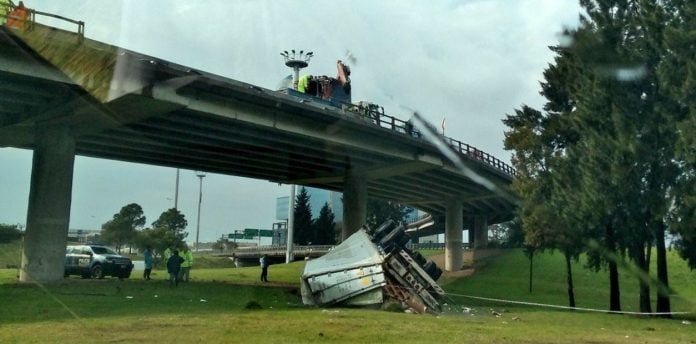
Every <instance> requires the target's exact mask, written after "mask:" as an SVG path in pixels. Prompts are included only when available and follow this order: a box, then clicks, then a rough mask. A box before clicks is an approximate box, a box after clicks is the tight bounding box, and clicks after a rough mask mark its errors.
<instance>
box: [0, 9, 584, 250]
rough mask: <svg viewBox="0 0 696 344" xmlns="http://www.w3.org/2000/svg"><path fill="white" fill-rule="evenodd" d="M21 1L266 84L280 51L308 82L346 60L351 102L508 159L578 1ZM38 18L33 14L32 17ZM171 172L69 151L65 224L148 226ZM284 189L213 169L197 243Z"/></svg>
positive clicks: (192, 212)
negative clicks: (139, 220)
mask: <svg viewBox="0 0 696 344" xmlns="http://www.w3.org/2000/svg"><path fill="white" fill-rule="evenodd" d="M25 4H26V5H27V6H28V7H32V8H35V9H37V10H41V11H45V12H51V13H56V14H60V15H63V16H66V17H69V18H73V19H77V20H82V21H84V22H85V23H86V29H85V34H86V36H87V37H89V38H91V39H95V40H98V41H102V42H106V43H109V44H114V45H118V46H121V47H124V48H127V49H130V50H134V51H137V52H140V53H143V54H148V55H152V56H155V57H158V58H161V59H164V60H169V61H172V62H175V63H178V64H182V65H185V66H189V67H193V68H196V69H200V70H203V71H206V72H211V73H214V74H219V75H221V76H224V77H229V78H232V79H236V80H240V81H244V82H248V83H252V84H256V85H259V86H261V87H265V88H270V89H275V88H276V86H277V85H278V83H279V81H280V80H281V79H282V78H283V77H285V76H287V75H288V74H290V70H289V69H288V68H287V67H285V65H284V64H283V61H282V57H281V56H280V55H279V53H280V52H281V51H283V50H290V49H296V50H300V49H303V50H305V51H307V50H311V51H313V52H314V55H315V57H314V58H313V59H312V61H311V63H310V66H309V67H308V68H307V69H305V70H304V72H305V73H307V74H314V75H329V76H332V75H334V74H335V61H336V60H337V59H345V57H346V54H347V52H350V54H352V55H353V56H354V57H355V59H356V61H355V62H354V63H353V64H351V70H352V74H351V79H352V92H353V101H358V100H368V101H370V102H373V103H378V104H380V105H382V106H384V108H385V110H386V112H387V113H388V114H391V115H395V116H397V117H400V118H402V119H407V118H409V117H410V114H409V110H408V109H414V110H417V111H419V112H420V113H421V114H423V115H424V117H425V118H426V119H428V120H429V121H431V122H432V123H435V125H436V126H437V127H438V128H439V127H440V125H441V123H442V121H443V119H444V120H445V133H446V135H447V136H451V137H453V138H456V139H459V140H461V141H463V142H466V143H469V144H472V145H474V146H476V147H478V148H480V149H482V150H484V151H486V152H489V153H491V154H493V155H495V156H497V157H499V158H501V159H502V160H504V161H506V162H509V157H510V153H509V152H506V151H504V150H503V137H504V136H503V132H504V130H505V128H504V126H503V124H502V123H501V119H503V118H504V116H505V114H506V113H512V112H513V111H514V109H515V108H518V107H519V106H520V105H521V104H529V105H532V106H537V107H538V106H540V104H541V103H542V99H541V97H540V96H539V95H538V92H539V89H540V87H539V81H540V80H541V79H542V72H543V69H544V68H545V67H546V66H547V64H548V63H549V62H551V61H552V58H553V55H552V53H551V52H550V51H549V50H548V49H547V46H549V45H555V44H557V43H558V40H559V32H560V31H561V30H562V29H563V28H564V27H574V26H576V25H577V22H578V16H579V11H580V9H579V6H578V4H577V0H464V1H404V0H399V1H374V0H372V1H349V2H337V1H298V0H294V1H285V0H272V1H270V0H269V1H260V0H254V1H252V0H237V1H229V0H208V1H168V0H167V1H165V0H148V1H142V0H141V1H135V0H133V1H116V0H63V1H50V0H28V1H25ZM39 20H41V19H40V18H39ZM30 173H31V151H26V150H19V149H12V148H0V190H2V193H1V195H2V197H0V223H8V224H16V223H20V224H22V225H23V224H24V223H25V222H26V212H27V202H28V194H29V179H30ZM175 176H176V170H175V169H171V168H162V167H153V166H146V165H140V164H131V163H124V162H117V161H109V160H99V159H92V158H84V157H77V158H76V161H75V172H74V178H73V198H72V211H71V218H70V228H74V229H99V228H101V224H102V223H104V222H106V221H108V220H109V219H111V217H112V216H113V214H114V213H117V212H118V211H119V209H120V208H121V207H122V206H124V205H126V204H128V203H133V202H134V203H138V204H140V205H141V206H142V207H143V210H144V211H145V215H146V216H147V220H148V225H150V224H151V223H152V222H153V221H154V220H156V219H157V217H158V216H159V214H161V213H162V212H163V211H164V210H166V209H168V208H171V207H173V206H174V200H173V198H174V186H175ZM288 193H289V187H288V186H278V185H277V184H273V183H270V182H268V181H260V180H251V179H245V178H238V177H232V176H224V175H217V174H208V175H207V176H206V177H205V178H204V180H203V205H202V211H201V234H200V236H201V241H212V240H214V239H215V238H219V237H220V235H222V234H224V233H230V232H232V231H233V230H239V229H243V228H246V227H253V228H259V227H261V228H270V227H271V224H272V223H273V222H274V218H275V216H274V215H275V214H274V210H275V198H276V197H278V196H285V195H287V194H288ZM197 202H198V178H197V177H196V176H195V174H194V172H193V171H188V170H182V171H181V179H180V189H179V208H180V210H181V211H182V212H183V213H184V215H185V216H186V218H187V219H188V221H189V227H188V229H187V230H188V231H189V232H190V233H191V234H190V235H189V240H191V239H194V238H195V230H196V214H197V205H198V203H197Z"/></svg>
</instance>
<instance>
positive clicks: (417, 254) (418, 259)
mask: <svg viewBox="0 0 696 344" xmlns="http://www.w3.org/2000/svg"><path fill="white" fill-rule="evenodd" d="M411 258H413V260H415V261H416V263H418V265H420V266H421V267H423V268H424V267H425V264H426V263H427V262H428V260H427V259H425V257H423V255H422V254H421V253H420V252H418V251H413V253H411Z"/></svg>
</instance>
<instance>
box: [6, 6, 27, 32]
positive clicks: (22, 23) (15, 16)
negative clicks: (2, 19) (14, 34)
mask: <svg viewBox="0 0 696 344" xmlns="http://www.w3.org/2000/svg"><path fill="white" fill-rule="evenodd" d="M9 3H10V6H9V7H7V8H12V10H11V11H9V12H8V13H7V22H6V23H5V25H6V26H7V27H11V28H13V29H24V28H26V27H27V20H28V19H29V9H28V8H26V7H24V2H23V1H20V2H19V4H17V6H14V5H13V4H12V1H10V2H9Z"/></svg>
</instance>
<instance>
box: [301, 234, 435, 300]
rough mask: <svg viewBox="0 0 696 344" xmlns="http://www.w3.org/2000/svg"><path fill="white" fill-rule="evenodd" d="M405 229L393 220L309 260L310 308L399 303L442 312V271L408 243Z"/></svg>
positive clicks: (306, 291)
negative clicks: (395, 301) (312, 306)
mask: <svg viewBox="0 0 696 344" xmlns="http://www.w3.org/2000/svg"><path fill="white" fill-rule="evenodd" d="M409 240H410V238H409V237H408V235H407V234H406V233H405V231H404V227H403V226H401V225H395V224H394V223H393V222H392V221H387V222H385V223H384V224H382V225H381V226H380V227H378V228H377V229H374V230H371V229H369V228H361V229H360V230H358V231H357V232H356V233H355V234H353V235H351V236H350V237H349V238H348V239H346V240H345V241H343V242H342V243H341V244H340V245H338V246H336V247H335V248H334V249H332V250H331V251H329V252H328V253H327V254H325V255H323V256H321V257H319V258H317V259H313V260H310V261H308V262H307V264H306V265H305V269H304V272H303V273H302V284H301V285H302V287H301V289H302V301H303V303H304V304H306V305H316V306H330V305H348V306H364V305H374V304H382V303H384V302H385V301H386V300H389V299H394V300H398V301H400V302H402V304H403V305H404V306H405V307H408V308H411V309H412V310H413V311H415V312H418V313H440V312H441V306H440V301H439V300H441V299H442V297H443V296H444V294H445V293H444V291H443V290H442V288H440V286H439V285H438V284H437V282H435V281H436V280H437V279H438V278H439V277H440V275H441V274H442V270H441V269H440V268H439V267H437V265H435V263H433V262H432V261H429V260H426V259H425V258H423V256H422V255H421V254H420V253H419V252H414V251H411V250H409V249H408V248H407V247H406V246H405V245H406V244H407V243H408V241H409Z"/></svg>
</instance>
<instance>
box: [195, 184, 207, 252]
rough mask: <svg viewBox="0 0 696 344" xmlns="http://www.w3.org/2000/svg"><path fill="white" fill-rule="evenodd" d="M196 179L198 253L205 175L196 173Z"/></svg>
mask: <svg viewBox="0 0 696 344" xmlns="http://www.w3.org/2000/svg"><path fill="white" fill-rule="evenodd" d="M196 177H198V180H199V184H198V220H197V221H196V246H195V248H196V252H198V236H199V234H200V232H201V203H203V177H205V173H203V172H198V171H196Z"/></svg>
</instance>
